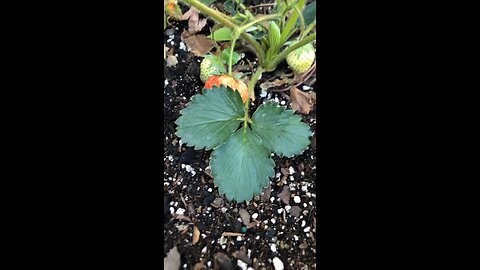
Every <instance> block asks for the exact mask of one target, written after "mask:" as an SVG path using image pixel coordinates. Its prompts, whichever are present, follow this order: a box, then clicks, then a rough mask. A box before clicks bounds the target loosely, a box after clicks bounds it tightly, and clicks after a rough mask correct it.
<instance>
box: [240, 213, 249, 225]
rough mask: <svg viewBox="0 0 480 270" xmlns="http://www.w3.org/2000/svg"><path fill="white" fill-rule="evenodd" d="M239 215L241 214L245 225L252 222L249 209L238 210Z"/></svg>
mask: <svg viewBox="0 0 480 270" xmlns="http://www.w3.org/2000/svg"><path fill="white" fill-rule="evenodd" d="M238 215H240V218H241V220H242V222H243V225H245V226H246V225H248V224H250V214H249V213H248V212H247V210H245V209H240V211H238Z"/></svg>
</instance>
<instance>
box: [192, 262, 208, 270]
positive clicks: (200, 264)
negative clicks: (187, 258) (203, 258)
mask: <svg viewBox="0 0 480 270" xmlns="http://www.w3.org/2000/svg"><path fill="white" fill-rule="evenodd" d="M192 269H193V270H203V269H207V267H206V266H205V265H204V264H203V262H198V263H196V264H195V265H194V266H193V268H192Z"/></svg>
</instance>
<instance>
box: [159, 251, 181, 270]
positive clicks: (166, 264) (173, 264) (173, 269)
mask: <svg viewBox="0 0 480 270" xmlns="http://www.w3.org/2000/svg"><path fill="white" fill-rule="evenodd" d="M163 268H164V269H165V270H178V269H179V268H180V253H178V249H177V246H174V247H173V248H172V249H170V251H169V252H168V254H167V257H166V258H165V259H164V260H163Z"/></svg>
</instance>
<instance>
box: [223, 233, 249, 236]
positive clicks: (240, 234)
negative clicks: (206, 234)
mask: <svg viewBox="0 0 480 270" xmlns="http://www.w3.org/2000/svg"><path fill="white" fill-rule="evenodd" d="M222 236H245V234H243V233H236V232H223V233H222Z"/></svg>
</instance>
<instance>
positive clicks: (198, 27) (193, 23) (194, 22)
mask: <svg viewBox="0 0 480 270" xmlns="http://www.w3.org/2000/svg"><path fill="white" fill-rule="evenodd" d="M191 10H192V9H191ZM206 24H207V19H200V16H199V14H198V11H196V10H192V12H191V14H190V18H189V19H188V32H190V33H192V34H196V33H198V32H200V31H202V29H203V27H204V26H205V25H206Z"/></svg>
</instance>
